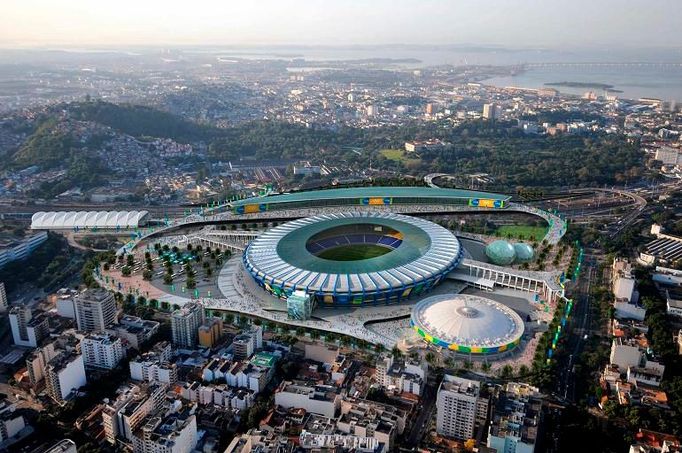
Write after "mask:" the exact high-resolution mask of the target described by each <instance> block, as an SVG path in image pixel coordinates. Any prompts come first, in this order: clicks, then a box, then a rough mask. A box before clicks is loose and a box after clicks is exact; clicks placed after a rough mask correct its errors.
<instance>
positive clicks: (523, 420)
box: [486, 382, 543, 453]
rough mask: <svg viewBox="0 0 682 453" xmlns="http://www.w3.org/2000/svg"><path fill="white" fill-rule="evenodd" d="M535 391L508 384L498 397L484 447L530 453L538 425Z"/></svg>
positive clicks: (506, 452)
mask: <svg viewBox="0 0 682 453" xmlns="http://www.w3.org/2000/svg"><path fill="white" fill-rule="evenodd" d="M542 421H543V411H542V399H541V395H540V393H539V392H538V389H537V388H535V387H531V386H529V385H528V384H519V383H515V382H510V383H508V384H506V385H505V386H504V388H503V389H502V391H501V392H500V394H499V395H498V398H497V401H496V404H495V405H494V408H493V413H492V417H491V421H490V426H489V428H488V440H487V444H486V445H487V446H488V448H494V449H495V450H496V451H498V452H504V453H534V452H535V444H536V443H537V439H538V431H539V429H540V427H541V425H542Z"/></svg>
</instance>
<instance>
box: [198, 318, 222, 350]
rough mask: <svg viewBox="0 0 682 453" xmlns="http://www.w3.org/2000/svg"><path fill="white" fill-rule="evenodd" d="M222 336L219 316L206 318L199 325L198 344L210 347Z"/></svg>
mask: <svg viewBox="0 0 682 453" xmlns="http://www.w3.org/2000/svg"><path fill="white" fill-rule="evenodd" d="M222 336H223V320H222V319H220V318H210V319H207V320H206V322H204V323H203V324H202V325H200V326H199V346H203V347H205V348H212V347H213V346H215V345H216V343H218V340H220V338H221V337H222Z"/></svg>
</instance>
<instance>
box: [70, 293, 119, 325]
mask: <svg viewBox="0 0 682 453" xmlns="http://www.w3.org/2000/svg"><path fill="white" fill-rule="evenodd" d="M74 309H75V311H76V323H77V325H78V330H80V331H83V332H101V331H104V330H105V329H106V328H107V327H108V326H109V325H111V324H115V323H116V322H117V309H116V300H115V299H114V295H113V294H112V293H110V292H109V291H106V290H104V289H88V290H86V291H83V292H82V293H80V294H79V295H77V296H76V297H75V299H74Z"/></svg>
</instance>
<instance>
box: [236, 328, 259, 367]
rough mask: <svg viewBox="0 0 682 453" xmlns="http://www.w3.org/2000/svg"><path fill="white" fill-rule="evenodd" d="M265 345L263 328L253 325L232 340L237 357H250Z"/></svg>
mask: <svg viewBox="0 0 682 453" xmlns="http://www.w3.org/2000/svg"><path fill="white" fill-rule="evenodd" d="M262 347H263V328H262V327H260V326H256V325H253V326H251V327H249V328H248V329H246V330H244V331H242V333H240V334H239V335H237V336H236V337H234V339H233V340H232V349H233V353H234V357H235V359H238V360H242V359H248V358H249V357H251V356H252V355H253V353H254V352H256V350H257V349H260V348H262Z"/></svg>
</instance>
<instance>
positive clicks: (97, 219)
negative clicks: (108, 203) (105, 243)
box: [31, 211, 149, 230]
mask: <svg viewBox="0 0 682 453" xmlns="http://www.w3.org/2000/svg"><path fill="white" fill-rule="evenodd" d="M148 215H149V212H148V211H50V212H42V211H41V212H36V213H35V214H33V216H32V217H31V229H32V230H70V229H74V228H79V229H80V228H98V229H115V228H138V227H139V226H141V225H143V224H144V223H145V222H146V220H147V216H148Z"/></svg>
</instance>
